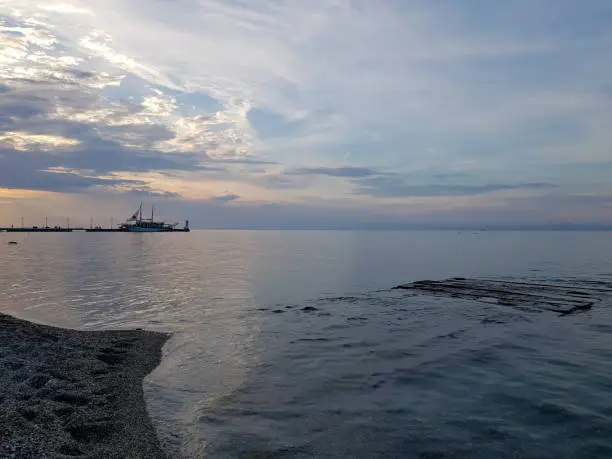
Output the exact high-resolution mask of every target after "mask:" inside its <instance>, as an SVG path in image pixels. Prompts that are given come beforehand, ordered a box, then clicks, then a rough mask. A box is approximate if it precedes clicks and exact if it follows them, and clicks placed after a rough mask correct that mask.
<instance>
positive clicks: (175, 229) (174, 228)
mask: <svg viewBox="0 0 612 459" xmlns="http://www.w3.org/2000/svg"><path fill="white" fill-rule="evenodd" d="M142 210H143V209H142V203H140V206H139V207H138V210H137V211H136V212H134V213H133V214H132V216H131V217H130V218H128V219H127V221H126V222H124V223H120V224H119V225H117V226H115V225H113V221H114V219H112V218H111V219H110V226H107V227H102V226H99V225H96V226H94V219H93V217H92V218H90V219H89V222H90V223H89V228H87V227H72V228H71V227H70V218H66V222H65V223H66V226H61V225H55V226H49V218H48V217H45V224H44V226H30V227H27V226H25V224H24V218H23V217H21V226H19V227H15V226H14V225H11V226H10V227H5V228H2V227H0V233H2V232H4V233H74V232H76V231H79V232H86V233H188V232H189V220H186V221H185V226H183V227H181V226H179V224H178V222H177V223H166V222H164V221H158V220H155V206H152V207H151V217H145V216H143V212H142Z"/></svg>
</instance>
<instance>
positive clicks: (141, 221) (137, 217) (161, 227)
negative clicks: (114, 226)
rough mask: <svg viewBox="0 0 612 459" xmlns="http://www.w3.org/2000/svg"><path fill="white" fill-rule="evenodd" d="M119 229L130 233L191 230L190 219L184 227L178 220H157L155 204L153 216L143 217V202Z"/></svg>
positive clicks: (152, 211) (152, 210)
mask: <svg viewBox="0 0 612 459" xmlns="http://www.w3.org/2000/svg"><path fill="white" fill-rule="evenodd" d="M119 231H128V232H130V233H163V232H170V231H183V232H189V220H187V221H186V222H185V226H184V227H182V228H181V227H179V224H178V222H177V223H165V222H163V221H155V206H151V218H146V217H143V215H142V203H140V206H139V207H138V210H137V211H136V212H134V213H133V214H132V216H131V217H130V218H128V219H127V221H126V222H125V223H122V224H121V225H119Z"/></svg>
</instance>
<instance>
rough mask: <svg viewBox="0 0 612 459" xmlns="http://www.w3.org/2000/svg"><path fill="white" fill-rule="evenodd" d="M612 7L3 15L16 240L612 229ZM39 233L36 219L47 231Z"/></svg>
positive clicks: (75, 1)
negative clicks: (150, 226) (115, 223)
mask: <svg viewBox="0 0 612 459" xmlns="http://www.w3.org/2000/svg"><path fill="white" fill-rule="evenodd" d="M611 24H612V2H610V1H609V0H586V1H578V0H517V1H513V2H502V1H490V0H465V1H456V0H436V1H425V0H309V1H301V0H130V1H126V0H66V1H59V2H55V1H54V0H44V1H41V0H0V225H2V224H4V225H8V224H11V223H15V224H20V218H21V216H25V218H26V219H27V221H30V222H31V223H32V224H36V223H41V221H39V220H40V219H41V218H44V217H42V216H44V215H48V216H49V218H50V220H51V222H54V223H55V222H57V223H60V222H61V221H63V219H64V217H65V216H70V217H72V219H73V220H72V221H76V222H79V221H82V222H83V223H85V222H89V217H90V216H92V215H93V216H94V217H95V218H96V219H97V220H96V221H99V222H100V223H101V224H102V223H105V222H107V221H108V220H107V219H108V218H110V216H114V217H115V218H116V220H117V219H118V218H120V217H126V216H129V213H130V211H131V210H132V209H133V208H134V207H136V206H137V205H138V203H139V202H140V201H144V202H145V204H148V205H150V204H153V203H156V204H157V205H159V206H160V208H161V211H162V214H163V215H164V216H166V217H167V218H168V219H171V220H172V219H175V220H183V219H185V218H189V219H190V220H191V221H192V222H193V223H195V224H196V225H197V226H201V227H247V228H254V227H283V228H284V227H347V228H362V227H367V228H375V227H385V228H401V227H449V226H450V227H453V226H458V227H465V226H474V227H479V226H482V225H489V226H525V227H531V226H547V225H563V224H580V225H606V224H612V180H611V177H612V129H611V128H610V126H611V125H610V123H611V121H610V120H612V59H610V49H612V26H611ZM36 219H38V220H36Z"/></svg>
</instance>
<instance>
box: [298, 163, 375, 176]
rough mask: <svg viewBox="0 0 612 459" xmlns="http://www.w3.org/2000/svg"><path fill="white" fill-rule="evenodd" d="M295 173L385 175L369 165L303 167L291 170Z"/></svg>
mask: <svg viewBox="0 0 612 459" xmlns="http://www.w3.org/2000/svg"><path fill="white" fill-rule="evenodd" d="M289 173H290V174H294V175H327V176H330V177H352V178H355V177H372V176H378V175H383V174H384V173H383V172H379V171H376V170H374V169H371V168H369V167H355V166H344V167H312V168H310V167H302V168H299V169H294V170H292V171H290V172H289Z"/></svg>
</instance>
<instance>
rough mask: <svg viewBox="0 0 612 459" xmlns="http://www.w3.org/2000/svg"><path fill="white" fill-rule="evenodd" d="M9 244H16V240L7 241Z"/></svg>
mask: <svg viewBox="0 0 612 459" xmlns="http://www.w3.org/2000/svg"><path fill="white" fill-rule="evenodd" d="M9 245H17V242H15V241H9Z"/></svg>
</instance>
